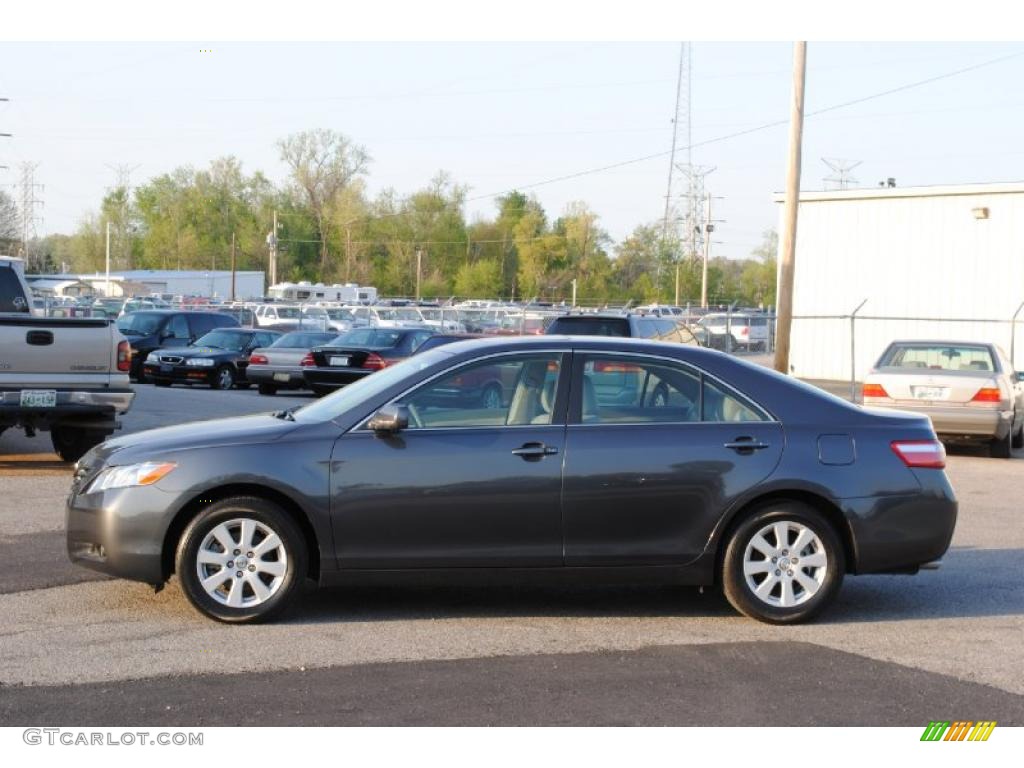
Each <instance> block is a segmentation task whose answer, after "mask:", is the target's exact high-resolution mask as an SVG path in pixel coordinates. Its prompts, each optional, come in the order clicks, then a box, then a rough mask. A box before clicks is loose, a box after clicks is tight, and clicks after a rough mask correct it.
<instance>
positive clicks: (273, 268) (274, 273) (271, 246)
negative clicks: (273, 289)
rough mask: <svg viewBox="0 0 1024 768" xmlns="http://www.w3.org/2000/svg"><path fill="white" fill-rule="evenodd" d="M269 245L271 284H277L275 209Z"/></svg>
mask: <svg viewBox="0 0 1024 768" xmlns="http://www.w3.org/2000/svg"><path fill="white" fill-rule="evenodd" d="M267 247H268V248H269V249H270V263H269V265H268V266H269V268H270V269H269V272H270V285H277V211H276V210H275V211H274V228H273V229H272V230H270V234H269V235H267Z"/></svg>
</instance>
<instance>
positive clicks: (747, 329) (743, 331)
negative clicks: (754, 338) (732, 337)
mask: <svg viewBox="0 0 1024 768" xmlns="http://www.w3.org/2000/svg"><path fill="white" fill-rule="evenodd" d="M749 335H750V327H749V326H746V325H744V326H743V327H742V328H740V336H749Z"/></svg>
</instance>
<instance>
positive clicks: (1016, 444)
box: [1010, 424, 1024, 448]
mask: <svg viewBox="0 0 1024 768" xmlns="http://www.w3.org/2000/svg"><path fill="white" fill-rule="evenodd" d="M1010 446H1011V447H1012V448H1024V424H1021V425H1020V428H1019V429H1018V430H1017V431H1016V432H1014V433H1013V439H1012V440H1011V441H1010Z"/></svg>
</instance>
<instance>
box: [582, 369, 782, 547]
mask: <svg viewBox="0 0 1024 768" xmlns="http://www.w3.org/2000/svg"><path fill="white" fill-rule="evenodd" d="M604 379H608V380H609V381H611V382H613V385H606V383H605V382H604V381H603V380H604ZM573 382H574V383H573V392H572V398H571V400H570V410H569V425H568V427H567V431H566V450H565V463H564V480H563V520H564V525H565V564H566V565H567V566H586V565H602V566H606V565H671V564H683V563H687V562H689V561H691V560H693V559H694V558H696V557H697V556H698V555H700V554H701V552H702V551H703V550H704V546H705V544H706V543H707V540H708V537H709V536H710V535H711V531H712V529H713V527H714V525H715V523H716V522H717V521H718V520H719V518H720V517H721V515H722V513H723V512H724V511H725V509H726V508H727V507H728V506H729V504H730V503H731V502H732V501H733V500H734V499H735V498H736V497H737V496H739V495H740V494H742V493H743V492H744V491H746V490H747V489H749V488H750V487H751V486H753V485H756V484H757V483H759V482H760V481H762V480H763V479H764V478H766V477H767V476H768V475H769V474H770V473H771V472H772V470H773V469H774V468H775V466H776V465H777V464H778V461H779V458H780V457H781V454H782V448H783V434H782V428H781V426H780V425H779V424H778V423H776V422H775V421H773V420H772V419H771V417H770V416H769V415H768V414H767V413H765V412H764V411H762V410H761V409H760V408H758V407H757V406H756V405H755V404H754V403H752V402H750V401H749V400H747V399H746V398H745V397H743V396H742V395H740V394H739V393H737V392H735V391H733V390H731V389H730V388H729V387H728V386H727V385H725V384H723V383H721V382H719V381H717V380H714V379H712V378H710V377H708V376H706V375H704V374H703V373H702V372H701V371H699V370H697V369H695V368H693V367H690V366H687V365H685V364H683V363H681V362H678V361H674V360H670V359H666V358H660V357H655V356H648V355H635V354H624V353H607V354H602V353H589V352H588V353H586V354H582V353H580V352H579V351H577V353H576V355H575V362H574V368H573ZM625 382H628V385H627V384H626V383H625ZM630 388H631V389H630ZM612 393H614V396H613V395H612Z"/></svg>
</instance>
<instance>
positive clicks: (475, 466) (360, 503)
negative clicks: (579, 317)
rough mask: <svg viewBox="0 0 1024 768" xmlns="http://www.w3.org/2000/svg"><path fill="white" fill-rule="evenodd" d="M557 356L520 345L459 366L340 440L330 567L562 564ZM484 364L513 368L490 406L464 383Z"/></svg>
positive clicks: (562, 369) (561, 363) (561, 372)
mask: <svg viewBox="0 0 1024 768" xmlns="http://www.w3.org/2000/svg"><path fill="white" fill-rule="evenodd" d="M565 358H568V355H567V354H563V353H562V352H559V351H555V352H530V353H521V354H504V355H496V356H494V357H490V358H487V359H485V360H482V361H475V362H472V363H468V364H465V365H462V366H459V367H457V368H455V369H454V370H450V371H449V372H446V373H443V374H441V375H439V376H437V377H434V378H433V379H432V380H430V381H428V382H426V383H424V384H422V385H420V386H419V387H417V388H416V389H414V390H413V391H411V392H409V393H408V394H406V395H404V396H402V397H400V398H398V399H397V401H396V402H397V403H399V404H401V405H405V406H406V407H407V408H408V411H409V415H410V423H409V426H408V428H406V429H403V430H401V431H400V432H398V433H396V434H393V435H388V436H378V435H377V434H375V433H374V432H372V431H370V430H368V429H367V428H365V426H360V427H356V428H355V429H353V430H351V431H349V432H348V433H346V434H345V435H343V436H342V437H340V438H339V439H338V441H337V442H336V443H335V447H334V452H333V455H332V462H331V467H332V471H331V498H332V502H331V503H332V508H331V516H332V521H333V525H334V539H335V542H336V543H335V547H336V554H337V558H338V562H339V565H340V566H341V567H342V568H375V569H381V568H385V569H386V568H445V567H448V568H454V567H490V566H499V567H511V566H518V567H539V566H560V565H562V523H561V489H562V456H563V453H564V444H565V407H566V405H565V404H566V402H567V399H568V373H567V370H566V364H567V363H566V360H565ZM485 368H486V369H490V370H491V371H493V372H495V373H496V375H498V376H499V377H500V376H501V375H504V374H508V373H510V372H512V373H514V375H515V380H516V386H515V387H514V389H513V391H512V393H511V397H509V398H507V399H505V398H503V399H502V400H501V402H500V404H499V403H495V402H485V401H482V400H481V399H480V398H479V393H478V391H477V389H476V388H475V387H474V386H473V382H475V381H476V380H478V379H479V376H478V375H476V374H478V373H479V372H480V370H481V369H485ZM366 415H367V417H369V416H370V415H371V414H366Z"/></svg>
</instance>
